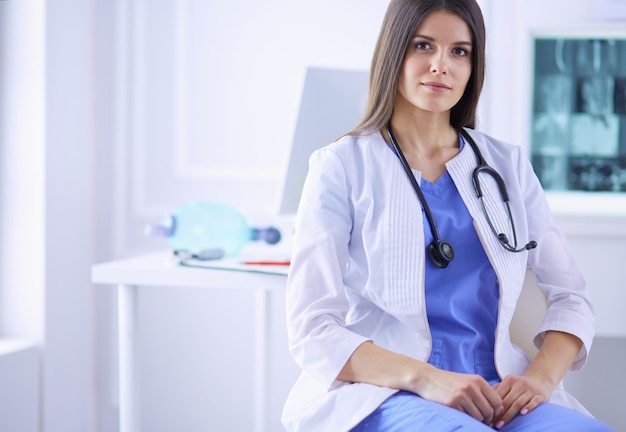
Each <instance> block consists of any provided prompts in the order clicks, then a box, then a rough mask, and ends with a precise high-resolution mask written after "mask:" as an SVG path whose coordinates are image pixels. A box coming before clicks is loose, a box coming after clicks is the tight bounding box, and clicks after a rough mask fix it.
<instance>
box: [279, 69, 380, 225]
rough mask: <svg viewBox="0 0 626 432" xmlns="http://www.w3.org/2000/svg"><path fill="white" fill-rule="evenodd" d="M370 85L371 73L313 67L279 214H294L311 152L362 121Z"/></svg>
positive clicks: (294, 141) (303, 97)
mask: <svg viewBox="0 0 626 432" xmlns="http://www.w3.org/2000/svg"><path fill="white" fill-rule="evenodd" d="M368 88H369V72H368V71H364V70H342V69H326V68H317V67H310V68H308V69H307V71H306V76H305V80H304V87H303V90H302V97H301V100H300V111H299V113H298V120H297V123H296V129H295V133H294V137H293V141H292V145H291V153H290V156H289V163H288V166H287V172H286V175H285V178H284V183H283V192H282V197H281V201H280V207H279V214H280V215H291V214H295V213H296V211H297V209H298V204H299V202H300V194H301V192H302V187H303V185H304V179H305V177H306V174H307V171H308V161H309V156H311V153H313V151H315V150H316V149H318V148H320V147H324V146H325V145H327V144H330V143H332V142H333V141H335V140H336V139H337V138H339V137H340V136H341V135H343V134H345V133H346V132H348V131H350V130H351V129H352V128H354V127H355V126H356V124H357V123H358V121H359V120H360V118H361V116H362V114H363V110H364V109H365V104H366V102H367V94H368Z"/></svg>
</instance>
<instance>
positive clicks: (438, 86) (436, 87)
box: [422, 82, 450, 92]
mask: <svg viewBox="0 0 626 432" xmlns="http://www.w3.org/2000/svg"><path fill="white" fill-rule="evenodd" d="M422 85H423V86H424V87H426V88H427V89H429V90H432V91H436V92H444V91H448V90H450V87H449V86H447V85H445V84H444V83H440V82H424V83H422Z"/></svg>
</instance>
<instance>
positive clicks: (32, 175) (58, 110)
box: [0, 0, 96, 432]
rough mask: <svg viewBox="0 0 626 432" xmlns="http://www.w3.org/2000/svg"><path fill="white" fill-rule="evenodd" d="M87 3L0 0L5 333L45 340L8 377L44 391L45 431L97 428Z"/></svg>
mask: <svg viewBox="0 0 626 432" xmlns="http://www.w3.org/2000/svg"><path fill="white" fill-rule="evenodd" d="M92 7H93V4H92V3H90V2H83V1H71V0H70V1H55V0H51V1H47V2H43V1H39V0H25V1H18V2H16V1H3V2H0V20H1V25H0V32H1V34H2V38H1V44H2V63H1V67H0V88H1V89H2V98H1V102H0V103H1V104H2V105H1V106H2V116H1V118H2V127H1V128H0V134H1V135H0V149H1V150H2V160H1V164H2V166H1V168H2V169H1V170H0V172H1V174H0V175H2V179H1V180H2V181H1V183H0V184H1V188H2V189H1V190H2V192H1V196H0V206H1V210H2V213H1V217H0V229H1V232H0V235H1V238H2V246H1V254H0V267H1V269H0V275H1V276H0V317H1V318H0V332H1V335H2V337H19V338H28V339H30V340H32V341H34V342H35V343H37V345H38V347H39V348H40V349H41V354H40V355H41V362H40V364H41V370H40V367H39V365H38V362H37V361H35V362H30V360H29V363H26V362H24V363H23V366H24V367H25V366H26V365H34V366H31V367H32V368H33V369H34V370H33V371H32V373H31V376H30V377H24V376H23V375H22V374H12V375H10V376H12V378H13V379H14V380H18V381H19V380H20V379H22V378H23V379H24V381H21V382H9V381H7V382H4V384H3V386H6V387H7V389H10V388H16V389H21V390H24V389H33V391H36V392H37V394H35V395H30V396H32V397H33V399H32V400H35V401H36V403H37V405H38V406H37V409H38V410H39V413H37V414H35V415H33V413H29V415H30V420H31V422H29V424H34V425H35V427H36V428H37V430H40V431H42V432H90V431H94V430H95V429H94V426H95V410H94V401H95V397H96V394H95V386H94V382H95V372H94V370H95V368H94V355H93V353H94V350H93V343H94V340H95V332H94V317H93V308H94V304H93V297H94V296H93V286H92V285H91V283H90V279H89V274H90V273H89V267H90V265H91V264H92V263H93V262H94V254H93V252H92V251H93V250H94V247H95V246H94V241H93V237H94V226H93V220H94V209H93V201H94V198H93V191H94V187H93V183H94V182H93V179H94V176H93V157H92V154H93V151H94V148H95V142H94V133H93V127H94V125H93V121H92V117H93V111H94V107H95V102H94V98H93V93H94V89H95V85H94V82H93V79H94V70H93V58H92V55H93V36H94V32H93V18H94V15H93V13H92V11H91V8H92ZM35 360H37V356H35ZM6 372H7V371H6V370H4V371H3V375H2V376H3V377H4V376H6V375H7V374H6ZM33 378H34V384H35V385H33ZM39 391H41V392H40V393H39ZM16 394H17V393H16ZM7 407H9V405H7ZM7 420H8V418H7V417H3V418H2V419H0V429H2V430H16V431H17V430H25V429H22V428H21V427H20V426H18V425H11V424H6V422H7ZM23 424H25V423H23Z"/></svg>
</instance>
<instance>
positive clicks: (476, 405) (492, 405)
mask: <svg viewBox="0 0 626 432" xmlns="http://www.w3.org/2000/svg"><path fill="white" fill-rule="evenodd" d="M437 374H438V375H440V376H439V377H437V379H436V380H435V381H432V382H436V383H437V384H436V385H432V386H429V388H427V389H425V390H424V391H421V392H420V393H421V396H422V397H424V398H425V399H429V400H432V401H435V402H439V403H441V404H443V405H446V406H449V407H451V408H455V409H457V410H459V411H462V412H465V413H467V414H468V415H470V416H472V417H473V418H475V419H477V420H478V421H480V422H482V423H485V424H486V425H489V426H491V427H494V428H495V429H501V428H502V427H504V425H506V424H507V423H508V422H510V421H511V420H512V419H513V417H515V416H516V415H518V414H520V415H526V414H528V413H529V412H531V411H532V410H534V409H535V408H536V407H537V406H539V404H541V403H542V402H546V401H547V400H548V399H549V396H550V393H551V392H552V390H553V388H551V385H550V384H548V383H546V382H545V381H544V380H541V379H539V378H538V377H533V376H530V375H528V376H527V375H523V376H514V375H509V376H507V377H505V378H504V379H503V380H502V381H501V382H499V383H497V384H495V385H493V386H491V385H490V384H489V383H488V382H487V381H486V380H485V379H484V378H483V377H481V376H479V375H468V374H461V373H455V372H448V371H444V370H438V372H437Z"/></svg>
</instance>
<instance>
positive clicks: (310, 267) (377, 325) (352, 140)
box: [283, 130, 594, 432]
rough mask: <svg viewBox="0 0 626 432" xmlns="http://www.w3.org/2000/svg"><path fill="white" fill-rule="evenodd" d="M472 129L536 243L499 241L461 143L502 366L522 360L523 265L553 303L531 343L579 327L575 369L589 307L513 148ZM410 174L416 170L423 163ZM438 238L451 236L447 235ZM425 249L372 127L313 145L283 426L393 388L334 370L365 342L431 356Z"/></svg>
mask: <svg viewBox="0 0 626 432" xmlns="http://www.w3.org/2000/svg"><path fill="white" fill-rule="evenodd" d="M469 132H470V133H471V135H472V136H473V137H474V139H475V141H476V143H477V144H478V147H479V148H480V150H481V152H482V154H483V156H484V158H485V160H486V161H487V163H488V164H489V165H490V166H491V167H493V168H494V169H495V170H496V171H497V172H498V173H500V175H501V176H502V177H503V178H504V182H505V184H506V186H507V189H508V194H509V198H510V203H511V208H512V211H513V218H514V221H515V228H516V232H517V238H518V242H519V244H520V247H521V245H524V244H526V243H527V242H528V241H529V240H535V241H536V242H537V247H536V248H535V249H532V250H531V251H529V252H526V251H525V252H521V253H512V252H509V251H506V250H505V249H504V248H503V247H502V246H501V245H500V244H499V242H498V240H497V238H496V237H495V235H494V234H493V232H492V231H491V230H490V228H489V226H488V223H487V221H486V219H485V217H484V215H483V211H482V209H481V207H480V202H479V200H478V199H477V198H476V194H475V191H474V188H473V186H472V179H471V175H472V172H473V170H474V168H475V167H476V165H477V162H476V156H475V154H474V152H473V151H472V148H471V146H469V145H465V146H464V148H463V150H462V151H461V152H459V154H458V155H457V156H456V157H454V158H453V159H452V160H450V161H449V162H448V163H447V164H446V167H447V170H448V172H449V173H450V175H451V177H452V179H453V181H454V183H455V185H456V187H457V189H458V191H459V193H460V195H461V197H462V199H463V201H464V202H465V204H466V206H467V208H468V210H469V213H470V214H471V216H472V218H473V219H474V225H475V227H476V231H477V233H478V236H479V238H480V240H481V242H482V244H483V247H484V248H485V251H486V253H487V256H488V257H489V260H490V262H491V264H492V266H493V268H494V270H495V272H496V274H497V276H498V281H499V287H500V309H499V316H498V325H497V329H496V342H495V363H496V367H497V370H498V373H499V375H500V377H505V376H506V375H509V374H515V375H521V374H522V373H523V372H524V370H525V369H526V368H527V366H528V364H529V359H528V358H527V357H526V355H525V354H524V352H523V351H522V350H521V349H520V348H518V347H517V346H515V345H513V344H512V342H511V340H510V335H509V325H510V323H511V318H512V316H513V312H514V310H515V306H516V302H517V299H518V297H519V294H520V291H521V289H522V283H523V280H524V276H525V272H526V269H527V268H531V269H532V270H533V272H534V273H535V275H536V277H537V281H538V284H539V285H540V287H541V288H542V289H543V290H544V291H545V293H546V296H547V299H548V304H549V308H548V312H547V314H546V316H545V319H544V321H543V323H542V325H541V327H540V328H539V330H538V332H537V336H536V337H535V344H536V345H537V346H540V345H541V342H542V337H543V334H544V332H545V331H546V330H558V331H563V332H568V333H572V334H574V335H576V336H578V337H579V338H580V339H581V340H582V341H583V344H584V345H583V348H582V349H581V351H580V353H579V354H578V356H577V358H576V360H575V361H574V364H573V366H572V369H574V370H576V369H580V368H581V367H582V366H583V365H584V363H585V362H586V359H587V353H588V351H589V348H590V347H591V343H592V339H593V334H594V329H593V318H594V312H593V307H592V305H591V303H590V301H589V299H588V297H587V293H586V284H585V281H584V279H583V277H582V276H581V274H580V272H579V271H578V269H577V267H576V264H575V262H574V259H573V257H572V254H571V252H570V251H569V248H568V246H567V244H566V242H565V240H564V237H563V235H562V233H561V232H560V231H559V229H558V228H557V227H556V226H555V224H554V222H553V219H552V217H551V215H550V212H549V209H548V205H547V202H546V199H545V196H544V193H543V191H542V189H541V186H540V184H539V181H538V179H537V177H536V176H535V174H534V172H533V170H532V167H531V165H530V163H529V161H528V159H527V158H526V157H525V156H524V154H523V153H522V151H521V149H520V148H519V147H517V146H512V145H509V144H505V143H502V142H500V141H497V140H495V139H493V138H491V137H488V136H486V135H484V134H481V133H478V132H476V131H473V130H469ZM414 173H415V174H416V176H417V179H418V181H419V179H420V177H419V174H420V173H419V172H417V171H414ZM480 179H481V184H482V188H483V192H484V194H485V200H486V206H487V209H488V212H489V216H490V217H491V219H492V221H493V223H494V225H495V226H496V227H497V229H498V230H499V231H500V230H501V231H504V232H505V233H507V235H508V236H509V238H511V237H512V233H511V230H510V226H509V218H508V216H507V213H506V210H505V207H504V204H503V202H502V199H501V196H500V193H499V192H498V189H497V187H496V185H495V182H493V181H492V180H491V177H489V176H487V175H481V177H480ZM446 240H448V241H450V242H451V243H452V244H453V245H454V239H453V238H452V239H446ZM424 251H425V246H424V224H423V220H422V211H421V206H420V203H419V202H418V200H417V197H416V195H415V191H414V190H413V189H412V187H411V185H410V183H409V181H408V179H407V178H406V173H405V172H404V171H403V169H402V167H401V165H400V163H399V161H398V159H397V157H396V155H395V154H394V153H393V152H392V151H391V150H390V148H389V147H388V146H387V145H386V143H385V142H384V140H383V138H382V136H381V135H380V133H378V132H375V133H373V134H371V135H363V136H359V137H354V136H348V137H344V138H342V139H340V140H339V141H337V142H335V143H333V144H331V145H329V146H327V147H324V148H322V149H320V150H318V151H316V152H315V153H314V154H313V155H312V156H311V158H310V163H309V174H308V175H307V179H306V181H305V185H304V189H303V192H302V198H301V202H300V208H299V210H298V215H297V218H296V230H295V239H294V250H293V256H292V265H291V269H290V274H289V278H288V283H287V323H288V333H289V343H290V350H291V353H292V355H293V357H294V359H295V361H296V362H297V364H298V365H299V366H300V367H301V368H302V371H303V372H302V374H301V376H300V378H299V379H298V381H297V383H296V384H295V386H294V387H293V389H292V391H291V393H290V395H289V397H288V400H287V402H286V404H285V408H284V411H283V424H284V425H285V427H286V428H287V430H289V431H305V432H312V431H314V432H323V431H329V432H338V431H347V430H349V429H350V428H352V427H354V426H355V425H356V424H358V423H359V422H360V421H361V420H362V419H363V418H365V417H366V416H367V415H368V414H369V413H371V412H372V411H373V410H375V409H376V407H377V406H378V405H380V404H381V403H382V402H383V401H384V400H385V399H386V398H387V397H389V396H390V395H391V394H393V393H394V392H395V391H396V390H394V389H390V388H385V387H378V386H374V385H370V384H363V383H346V382H341V381H338V380H336V377H337V375H338V374H339V372H340V371H341V369H342V367H343V366H344V365H345V363H346V361H347V360H348V358H349V357H350V355H351V354H352V353H353V351H354V350H355V349H356V348H357V347H358V346H359V345H360V344H361V343H363V342H365V341H368V340H371V341H373V342H374V343H375V344H377V345H379V346H382V347H384V348H387V349H389V350H391V351H394V352H398V353H402V354H405V355H407V356H410V357H413V358H416V359H419V360H423V361H427V360H428V358H429V355H430V351H431V337H430V331H429V327H428V320H427V317H426V309H425V305H424ZM444 271H445V270H444ZM551 401H552V402H555V403H560V404H562V405H566V406H570V407H573V408H576V409H579V410H581V411H584V408H583V407H582V406H580V404H578V403H577V401H576V400H575V399H574V398H573V397H571V396H570V395H569V394H567V393H566V392H565V391H564V390H562V389H556V390H555V391H554V393H553V394H552V398H551Z"/></svg>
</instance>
